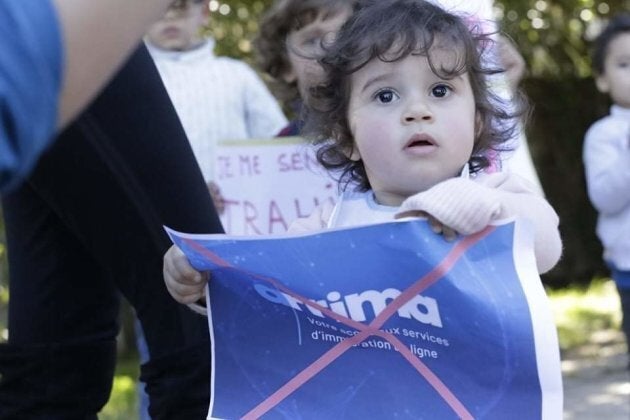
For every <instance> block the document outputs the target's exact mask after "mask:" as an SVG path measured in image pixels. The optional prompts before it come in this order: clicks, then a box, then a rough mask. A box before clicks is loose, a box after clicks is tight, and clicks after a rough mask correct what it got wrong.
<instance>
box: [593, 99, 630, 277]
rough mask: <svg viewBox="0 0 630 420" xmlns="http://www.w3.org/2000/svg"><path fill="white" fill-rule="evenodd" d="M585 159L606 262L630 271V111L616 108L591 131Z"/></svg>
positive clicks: (594, 125)
mask: <svg viewBox="0 0 630 420" xmlns="http://www.w3.org/2000/svg"><path fill="white" fill-rule="evenodd" d="M583 159H584V168H585V171H586V183H587V186H588V194H589V197H590V199H591V201H592V203H593V205H594V206H595V208H596V209H597V211H598V212H599V217H598V220H597V235H598V236H599V239H600V240H601V241H602V244H603V245H604V259H606V260H607V261H610V262H612V263H614V264H615V265H616V266H617V268H619V269H621V270H630V109H627V108H622V107H620V106H617V105H613V106H612V107H611V109H610V115H608V116H607V117H604V118H602V119H600V120H599V121H597V122H595V124H593V125H592V126H591V127H590V128H589V129H588V131H587V132H586V137H585V140H584V151H583Z"/></svg>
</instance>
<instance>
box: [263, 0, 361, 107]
mask: <svg viewBox="0 0 630 420" xmlns="http://www.w3.org/2000/svg"><path fill="white" fill-rule="evenodd" d="M357 1H358V0H277V1H276V2H275V3H274V5H273V6H272V7H271V8H270V9H269V11H268V12H267V13H265V15H263V17H262V19H261V22H260V27H259V31H258V35H257V36H256V38H255V39H254V41H253V45H254V49H255V51H256V60H257V63H258V67H259V69H260V70H262V71H263V72H264V73H266V74H267V75H268V76H269V77H270V78H271V79H272V80H271V83H270V84H271V87H272V90H273V92H274V94H275V96H276V97H277V98H278V99H279V100H280V101H281V102H282V103H283V104H284V106H285V107H290V106H291V105H292V104H293V103H294V102H295V101H296V100H299V99H300V92H299V91H298V87H297V82H295V81H294V82H291V83H288V82H286V81H285V80H284V77H283V76H285V75H286V74H287V73H289V72H290V71H291V63H290V62H289V56H288V54H287V45H286V41H287V38H288V36H289V34H291V33H292V32H294V31H297V30H300V29H301V28H303V27H304V26H306V25H308V24H310V23H312V22H313V21H315V20H316V19H317V17H318V16H319V15H320V14H321V13H329V14H334V13H337V12H338V11H341V10H343V9H344V8H347V7H348V6H350V7H353V6H354V5H355V4H356V3H357Z"/></svg>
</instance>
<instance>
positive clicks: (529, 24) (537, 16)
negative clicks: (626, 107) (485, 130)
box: [495, 0, 630, 80]
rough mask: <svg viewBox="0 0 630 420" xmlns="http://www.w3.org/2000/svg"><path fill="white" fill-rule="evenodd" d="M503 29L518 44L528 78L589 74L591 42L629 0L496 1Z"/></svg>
mask: <svg viewBox="0 0 630 420" xmlns="http://www.w3.org/2000/svg"><path fill="white" fill-rule="evenodd" d="M495 8H496V11H497V16H498V17H499V19H500V20H501V22H502V25H503V27H502V30H504V31H505V32H507V33H508V34H509V35H510V36H511V37H512V38H513V39H514V41H515V42H516V44H517V45H518V46H519V48H520V51H521V52H522V54H523V56H524V57H525V58H526V61H527V63H528V66H529V70H530V75H531V77H535V78H552V79H556V80H557V79H561V78H565V77H572V78H584V77H588V76H590V75H591V65H590V64H591V62H590V57H589V46H590V41H591V40H592V39H593V37H594V36H596V34H597V33H598V32H599V30H600V29H601V27H602V25H604V24H605V21H606V20H607V19H608V18H609V17H610V16H612V15H614V14H616V13H619V12H621V11H627V10H628V9H630V1H628V0H607V1H595V0H499V1H497V2H496V7H495Z"/></svg>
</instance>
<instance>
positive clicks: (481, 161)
mask: <svg viewBox="0 0 630 420" xmlns="http://www.w3.org/2000/svg"><path fill="white" fill-rule="evenodd" d="M467 22H468V21H467V20H465V18H464V16H457V15H454V14H452V13H449V12H447V11H445V10H443V9H442V8H440V7H438V6H435V5H433V4H431V3H429V2H427V1H423V0H388V1H385V0H365V1H363V2H362V3H361V6H360V7H359V8H358V10H356V11H355V13H354V14H353V15H352V17H350V18H349V19H348V21H347V22H346V23H345V24H344V25H343V27H342V28H341V30H340V31H339V32H338V33H337V38H336V40H335V42H334V43H332V44H329V45H327V46H326V49H325V55H324V56H323V57H322V58H321V59H320V63H321V65H322V66H323V67H324V70H325V78H324V81H323V82H322V83H321V84H320V85H318V86H314V87H312V88H311V91H310V92H309V101H308V102H307V104H306V105H307V106H306V109H305V111H306V112H305V119H306V125H305V128H304V131H303V133H304V134H305V135H306V136H308V137H310V138H311V139H312V140H313V141H314V142H315V144H318V145H320V147H319V150H318V152H317V157H318V160H319V161H320V163H321V164H322V165H323V166H324V167H325V168H327V169H328V170H330V171H332V172H333V173H335V174H336V175H337V176H338V177H339V181H340V187H342V184H343V187H345V186H347V185H348V184H350V183H352V184H356V186H357V188H358V189H359V190H362V191H365V190H368V189H370V183H369V180H368V178H367V175H366V171H365V167H364V166H363V162H362V161H361V160H359V161H354V160H351V159H350V158H349V157H348V156H347V152H348V151H349V150H352V149H353V147H354V139H353V135H352V132H351V130H350V127H349V125H348V119H347V109H348V103H349V101H350V93H351V92H350V79H351V75H352V74H353V73H354V72H356V71H358V70H359V69H361V68H362V67H364V66H365V65H366V64H367V63H369V62H370V61H371V60H374V59H379V60H382V61H386V62H395V61H399V60H402V59H404V58H405V57H407V56H408V55H410V54H414V55H415V54H419V55H422V56H425V57H427V59H428V60H429V65H430V66H431V69H432V70H433V72H434V73H435V74H436V75H439V76H440V77H442V78H445V79H450V78H454V77H456V76H458V75H462V74H465V73H467V74H468V75H469V79H470V84H471V87H472V91H473V94H474V97H475V108H476V111H477V120H478V124H477V129H476V132H475V140H474V147H473V154H472V156H471V158H470V160H469V165H470V169H471V172H473V173H474V172H478V171H480V170H482V169H484V168H487V167H488V166H490V165H491V160H490V159H489V158H488V155H489V154H491V153H489V152H490V151H491V150H494V151H496V152H497V153H498V152H501V151H506V150H509V149H510V148H509V147H508V146H507V142H508V141H509V140H511V139H513V138H514V135H515V133H516V130H517V128H518V124H519V122H520V121H519V118H517V117H520V116H523V115H526V114H527V102H526V100H525V98H524V96H523V95H522V94H521V93H520V92H518V93H517V95H516V96H515V97H514V102H509V101H506V100H504V99H502V98H500V97H499V96H498V95H496V94H495V93H493V92H492V91H491V90H490V88H489V84H488V83H489V82H488V79H489V78H488V76H490V75H493V74H497V73H501V72H503V71H504V70H503V69H501V68H498V67H490V65H491V64H490V63H492V61H496V60H492V59H491V58H490V57H489V56H486V53H487V52H488V51H489V46H490V45H491V44H492V43H493V42H494V41H492V40H491V35H493V34H492V33H484V32H483V31H482V29H481V24H480V22H478V21H476V23H474V24H473V25H471V26H472V27H471V28H469V25H468V24H467ZM472 22H475V21H472ZM437 40H439V42H440V43H447V44H449V45H450V47H452V49H453V50H454V51H457V52H458V53H459V58H458V60H457V63H456V65H455V66H453V67H452V68H444V67H443V66H439V67H437V66H436V65H435V63H432V61H431V48H432V46H433V45H434V44H435V43H436V42H437Z"/></svg>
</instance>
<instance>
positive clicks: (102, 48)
mask: <svg viewBox="0 0 630 420" xmlns="http://www.w3.org/2000/svg"><path fill="white" fill-rule="evenodd" d="M172 1H173V0H107V1H93V0H52V2H53V4H54V6H55V8H56V10H57V15H58V18H59V23H60V27H61V32H62V38H63V49H64V53H65V63H64V68H65V71H64V77H63V84H62V90H61V97H60V101H59V113H58V127H59V128H63V127H64V126H65V125H66V124H67V123H68V122H69V121H70V120H72V118H73V117H74V116H76V115H77V114H78V113H79V112H80V111H81V110H82V109H83V107H85V106H86V105H87V104H88V102H89V101H90V100H91V99H92V98H93V97H94V96H95V95H96V94H97V93H98V92H99V90H100V89H101V88H102V87H103V86H104V85H105V83H106V82H107V81H108V80H109V78H110V77H111V76H112V75H113V74H114V73H115V72H116V70H117V69H118V67H119V66H120V65H121V64H122V62H123V61H124V60H125V58H127V56H128V55H129V53H131V51H132V50H133V48H134V47H136V46H137V44H138V42H139V41H140V39H141V38H142V35H143V34H144V32H145V31H146V30H147V28H148V27H149V26H150V25H151V24H152V23H153V22H155V21H157V20H158V19H159V18H160V17H161V16H163V15H164V13H165V12H166V9H167V7H168V6H169V5H170V3H172Z"/></svg>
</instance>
